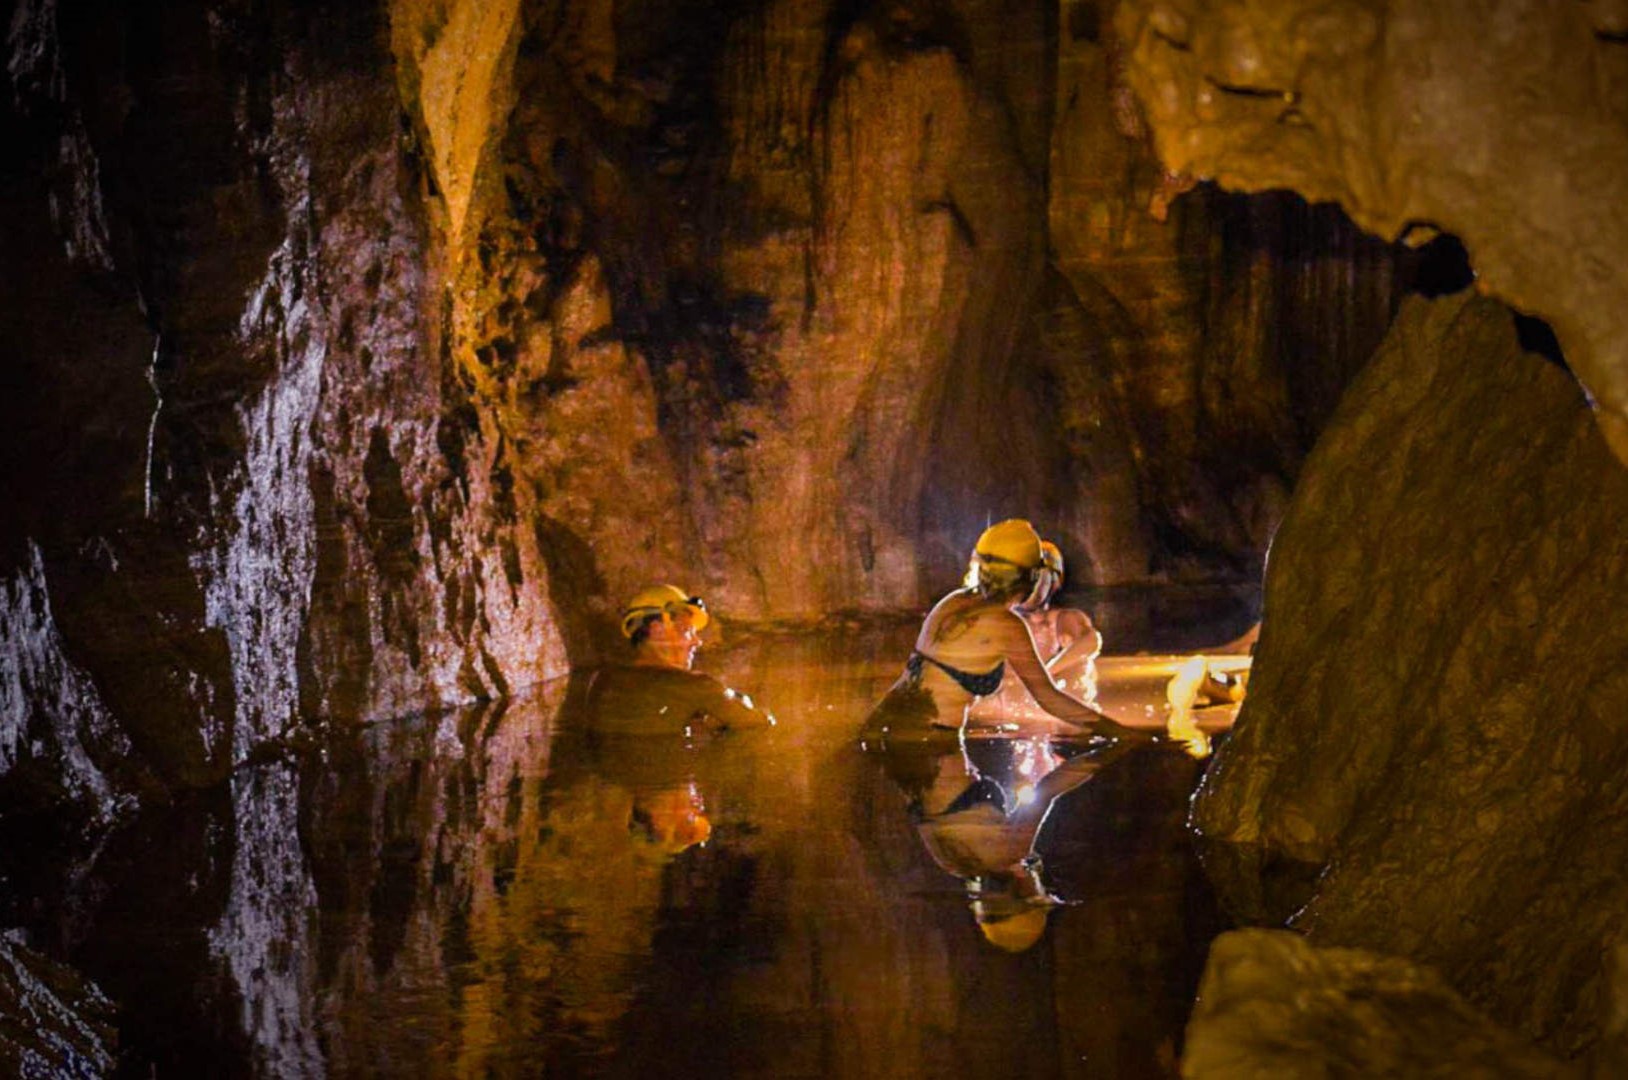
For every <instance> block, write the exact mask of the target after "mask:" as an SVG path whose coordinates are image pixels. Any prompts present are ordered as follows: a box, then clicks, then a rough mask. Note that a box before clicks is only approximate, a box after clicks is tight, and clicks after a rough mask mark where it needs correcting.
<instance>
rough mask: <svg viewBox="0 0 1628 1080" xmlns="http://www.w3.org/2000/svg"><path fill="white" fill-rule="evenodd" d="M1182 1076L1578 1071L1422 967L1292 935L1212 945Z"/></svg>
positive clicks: (1240, 935)
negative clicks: (1515, 1033)
mask: <svg viewBox="0 0 1628 1080" xmlns="http://www.w3.org/2000/svg"><path fill="white" fill-rule="evenodd" d="M1181 1073H1182V1076H1184V1077H1188V1078H1190V1080H1231V1078H1244V1077H1261V1076H1273V1077H1285V1078H1300V1077H1305V1078H1307V1080H1311V1078H1313V1077H1326V1076H1410V1077H1442V1078H1447V1077H1484V1078H1492V1077H1563V1076H1582V1075H1584V1073H1583V1072H1582V1071H1581V1070H1579V1069H1575V1068H1571V1067H1568V1066H1567V1065H1566V1064H1565V1063H1564V1062H1562V1061H1560V1060H1559V1059H1558V1058H1554V1057H1551V1056H1549V1055H1547V1054H1544V1053H1543V1052H1542V1051H1540V1050H1538V1049H1537V1048H1536V1047H1533V1046H1532V1045H1530V1044H1529V1043H1525V1042H1523V1041H1521V1040H1520V1039H1519V1038H1517V1037H1515V1036H1513V1035H1511V1034H1510V1033H1509V1032H1507V1031H1505V1030H1503V1029H1502V1028H1500V1027H1498V1026H1497V1025H1496V1024H1494V1023H1493V1022H1492V1021H1490V1020H1488V1019H1487V1018H1486V1017H1485V1016H1483V1015H1482V1014H1480V1013H1478V1012H1477V1011H1476V1010H1475V1009H1474V1008H1473V1007H1471V1006H1470V1005H1469V1004H1467V1003H1466V1002H1465V1001H1464V999H1463V998H1462V997H1461V996H1459V995H1458V994H1457V993H1455V992H1454V991H1453V990H1452V988H1451V987H1449V986H1448V985H1447V984H1446V983H1444V982H1443V981H1442V980H1441V978H1440V977H1439V976H1437V975H1436V974H1435V973H1434V972H1431V971H1430V970H1428V969H1426V968H1421V967H1419V966H1418V965H1415V964H1412V963H1409V962H1408V961H1406V960H1401V959H1397V958H1394V957H1386V956H1379V955H1376V954H1374V953H1369V952H1364V951H1363V950H1361V949H1335V948H1328V949H1319V948H1315V947H1314V946H1312V945H1310V944H1308V943H1307V942H1306V940H1305V939H1304V938H1302V937H1300V936H1299V935H1298V934H1293V933H1288V932H1285V931H1274V930H1235V931H1233V932H1232V933H1229V934H1223V935H1222V936H1221V937H1219V938H1217V939H1216V941H1215V944H1213V945H1212V946H1211V947H1210V962H1209V965H1208V966H1207V967H1206V968H1205V971H1204V981H1203V982H1202V983H1201V984H1200V985H1199V991H1198V1004H1197V1005H1196V1006H1195V1007H1194V1009H1193V1017H1192V1020H1191V1021H1189V1023H1188V1026H1187V1047H1186V1052H1185V1053H1184V1054H1183V1055H1182V1063H1181Z"/></svg>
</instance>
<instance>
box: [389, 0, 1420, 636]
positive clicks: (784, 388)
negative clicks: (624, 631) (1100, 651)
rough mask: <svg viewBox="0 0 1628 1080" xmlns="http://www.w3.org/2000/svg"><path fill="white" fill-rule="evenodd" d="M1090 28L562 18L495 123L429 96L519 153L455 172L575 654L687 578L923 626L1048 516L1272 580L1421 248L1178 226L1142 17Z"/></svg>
mask: <svg viewBox="0 0 1628 1080" xmlns="http://www.w3.org/2000/svg"><path fill="white" fill-rule="evenodd" d="M409 8H411V10H412V11H413V12H416V11H417V9H416V8H413V7H412V6H411V5H405V6H403V7H399V8H398V9H396V10H395V17H396V18H397V19H398V20H400V19H404V18H407V17H408V16H407V14H405V13H406V12H407V10H408V9H409ZM436 10H438V11H439V10H441V9H439V8H437V9H436ZM459 10H461V9H459V8H458V7H457V6H456V5H453V6H451V7H449V8H447V11H448V12H451V14H446V16H445V19H446V21H445V23H444V29H443V30H441V31H439V32H440V33H442V34H443V35H453V34H454V32H455V31H454V28H456V27H457V26H461V25H463V24H462V23H460V22H459V20H460V19H462V18H464V16H462V15H459V14H457V12H458V11H459ZM1069 12H1071V13H1072V14H1069V16H1068V17H1069V19H1071V20H1072V21H1071V22H1070V23H1069V25H1068V26H1067V27H1066V28H1065V27H1061V26H1060V25H1059V19H1060V15H1059V10H1056V9H1053V8H1051V7H1050V6H1049V5H1039V4H1037V5H1034V6H1033V7H1030V8H1027V9H1024V10H1022V11H1019V12H1013V11H1011V10H1010V9H1009V6H1008V5H995V4H989V3H981V2H973V0H967V2H961V3H955V4H947V5H945V4H940V5H931V4H925V3H922V4H894V5H889V6H886V7H885V8H884V7H876V8H874V9H872V8H871V7H868V6H866V5H859V6H853V5H832V4H830V3H826V2H821V0H779V2H773V3H762V4H747V5H739V6H736V7H730V6H719V5H697V6H694V7H693V10H690V9H686V8H684V6H683V5H678V6H676V7H675V6H673V5H648V4H623V5H616V6H614V7H613V6H612V5H608V4H588V3H583V4H569V5H558V6H546V7H539V8H536V9H532V8H527V9H525V10H523V11H522V13H521V26H520V29H519V31H518V33H519V35H520V37H519V41H518V44H516V45H514V47H513V83H514V89H513V92H512V93H510V94H503V93H497V92H493V93H492V94H490V95H487V96H485V97H481V98H480V100H484V101H487V102H488V106H489V107H488V110H487V111H486V112H485V113H483V114H477V113H473V112H470V111H469V110H468V108H467V100H468V99H467V98H466V97H459V98H457V100H456V101H452V100H450V99H448V97H447V94H450V93H452V91H450V90H443V91H442V93H441V94H440V95H439V96H438V95H437V93H436V92H435V91H434V90H433V89H432V88H431V84H430V81H429V80H427V79H419V80H417V81H414V80H412V79H407V80H405V82H404V86H406V87H407V92H408V99H407V100H408V108H409V112H410V113H411V114H412V115H413V116H414V117H415V130H419V131H421V132H423V135H422V139H423V141H425V142H426V143H428V144H433V145H436V146H441V145H450V144H457V145H459V146H465V147H479V148H480V149H479V152H478V153H477V154H474V156H472V157H469V158H468V160H465V159H462V158H460V159H459V160H458V161H456V162H452V163H449V164H447V165H446V166H445V167H444V169H441V168H440V166H438V169H440V171H444V172H446V173H447V175H448V177H450V179H447V180H445V181H444V182H442V183H441V184H440V188H441V190H442V193H443V194H442V198H441V199H440V202H441V203H442V204H444V205H443V206H442V208H441V209H438V210H436V211H435V212H434V213H433V214H432V216H433V217H435V219H436V220H437V221H442V222H449V223H447V224H444V227H443V229H442V233H441V237H440V239H441V242H442V243H444V244H445V245H446V247H447V251H448V255H447V258H448V260H449V263H450V264H451V265H453V266H455V267H456V271H455V276H456V285H455V286H454V287H453V288H452V290H451V292H450V299H449V304H450V308H451V315H450V322H451V325H452V327H453V332H452V334H451V340H452V349H453V353H454V355H455V356H456V358H457V361H458V365H459V370H460V373H461V376H462V377H463V378H464V380H465V381H466V383H467V385H468V386H469V387H470V388H471V394H472V397H473V398H474V400H475V401H476V404H477V412H478V413H479V414H480V415H481V417H482V418H483V420H482V423H483V424H486V425H489V426H488V427H485V428H483V430H486V431H487V432H488V434H489V435H490V436H491V437H492V438H493V439H495V440H496V441H497V443H498V444H499V445H500V446H501V447H502V448H503V461H504V464H505V467H506V468H508V469H509V470H510V471H511V473H512V476H513V478H514V487H513V490H514V492H515V499H516V503H517V505H518V506H519V507H520V510H521V513H522V516H529V517H531V518H532V519H533V520H535V521H537V522H539V528H540V529H542V530H543V531H544V532H545V533H546V536H547V538H548V540H549V541H550V546H551V547H553V548H554V549H555V551H556V554H555V555H553V556H551V564H550V565H551V569H552V570H553V571H554V572H555V573H556V574H557V575H560V576H562V577H564V578H568V579H569V580H570V581H571V583H572V585H571V592H572V593H573V594H574V595H576V596H578V597H580V598H582V599H583V600H584V607H583V609H582V612H581V614H574V613H571V612H566V613H565V618H566V620H567V637H568V640H571V641H573V642H580V643H581V644H582V645H583V646H584V647H603V646H604V645H605V644H606V643H605V641H604V640H603V637H602V634H603V629H602V628H603V627H604V626H606V625H607V622H608V620H607V616H608V615H609V614H610V611H611V609H612V607H613V606H614V603H615V602H616V598H617V597H619V596H621V595H622V594H624V593H625V592H626V591H627V590H628V589H629V588H631V587H633V586H634V585H635V584H637V583H638V582H641V581H643V580H646V579H648V578H649V577H651V576H652V575H655V576H670V577H673V578H675V579H678V580H682V581H685V582H687V583H689V584H690V587H693V588H696V589H704V590H705V591H706V592H707V595H708V596H709V597H712V598H714V600H715V602H716V603H717V605H718V606H720V607H721V608H722V609H723V610H725V611H726V612H730V613H732V614H734V615H736V616H737V617H741V616H744V617H747V618H810V617H817V616H819V615H822V614H824V613H826V612H829V611H831V610H834V609H835V610H853V609H867V610H896V609H899V608H913V607H916V606H918V605H920V604H921V603H923V602H924V601H926V600H927V599H929V598H930V597H931V596H932V595H933V594H934V593H936V592H937V591H939V590H940V589H942V588H943V586H944V584H945V583H946V582H949V581H953V580H954V579H955V577H956V576H957V575H958V572H959V568H960V566H961V563H962V560H963V559H964V557H965V552H964V548H965V546H966V542H967V537H968V536H970V535H973V534H975V533H976V531H977V530H978V529H979V528H981V527H982V525H983V523H984V522H985V520H986V519H987V518H989V517H991V516H993V517H999V516H1002V515H1004V514H1012V513H1025V514H1029V515H1031V516H1033V517H1035V518H1036V519H1037V520H1042V521H1045V522H1047V527H1048V528H1049V529H1050V530H1051V531H1053V532H1055V533H1057V534H1058V535H1060V536H1062V537H1063V539H1064V541H1065V545H1064V546H1065V548H1066V549H1068V550H1069V551H1070V553H1071V558H1072V559H1073V563H1072V565H1073V566H1074V567H1075V568H1076V571H1075V572H1076V576H1077V579H1078V580H1080V581H1082V582H1085V581H1089V582H1092V583H1095V584H1123V583H1136V582H1150V581H1168V580H1214V579H1216V578H1217V577H1222V578H1229V579H1239V578H1248V577H1249V576H1250V575H1251V574H1252V573H1254V572H1255V571H1256V570H1258V566H1259V558H1260V553H1261V551H1262V550H1263V549H1264V546H1265V543H1266V540H1267V537H1268V536H1269V535H1270V531H1271V527H1272V525H1273V524H1274V523H1275V521H1276V519H1277V516H1278V514H1279V513H1280V512H1281V505H1282V501H1283V498H1284V495H1285V492H1286V490H1287V487H1288V485H1289V483H1290V482H1291V480H1292V477H1293V475H1294V472H1295V470H1296V469H1297V468H1298V464H1299V460H1300V457H1301V456H1302V455H1303V453H1304V451H1305V449H1306V447H1307V446H1309V444H1310V439H1311V436H1312V434H1313V433H1314V432H1315V430H1316V428H1317V427H1318V426H1319V424H1320V421H1321V418H1322V417H1323V416H1326V414H1327V411H1328V409H1330V408H1331V407H1332V404H1333V401H1334V399H1335V398H1336V397H1337V394H1338V388H1339V387H1340V386H1342V385H1343V383H1344V379H1345V378H1346V377H1347V376H1348V374H1349V372H1350V371H1351V370H1353V369H1354V368H1355V367H1356V366H1357V365H1359V364H1360V363H1361V361H1362V359H1364V358H1365V357H1366V356H1367V355H1368V353H1369V352H1370V351H1371V350H1372V347H1373V345H1374V344H1375V343H1376V342H1377V339H1378V336H1379V334H1380V333H1381V332H1382V329H1383V327H1384V326H1385V325H1386V323H1387V322H1388V319H1389V317H1390V313H1391V310H1392V306H1393V304H1394V298H1395V295H1396V293H1397V291H1399V290H1400V288H1401V287H1402V285H1403V284H1404V282H1403V281H1402V280H1401V279H1402V278H1403V277H1405V276H1406V273H1407V265H1406V264H1405V263H1403V264H1399V263H1398V256H1397V255H1396V253H1395V252H1394V251H1392V250H1391V249H1389V248H1388V247H1387V246H1385V245H1383V244H1380V243H1378V242H1376V241H1372V240H1369V239H1364V238H1360V236H1359V234H1357V233H1356V232H1355V231H1354V230H1353V229H1351V228H1350V226H1349V224H1348V223H1345V222H1344V221H1343V220H1341V219H1339V218H1338V215H1335V214H1331V213H1328V212H1326V211H1309V210H1307V209H1306V208H1304V207H1303V206H1299V205H1296V204H1295V203H1293V202H1292V201H1291V200H1287V199H1280V200H1273V201H1268V202H1265V203H1258V204H1248V203H1245V202H1243V201H1241V200H1236V199H1231V198H1228V197H1225V196H1221V195H1219V194H1217V193H1215V192H1213V191H1206V192H1199V193H1194V194H1193V195H1191V196H1188V197H1186V198H1184V199H1181V200H1179V201H1178V203H1177V205H1176V207H1175V209H1174V210H1173V212H1172V214H1171V217H1170V220H1169V221H1167V222H1165V223H1163V224H1160V223H1153V222H1151V221H1148V220H1146V219H1145V214H1144V213H1143V207H1144V206H1145V205H1146V203H1147V202H1148V200H1149V199H1150V198H1151V197H1153V196H1154V195H1155V194H1156V193H1158V192H1159V190H1160V176H1159V172H1158V170H1157V169H1156V168H1155V167H1154V166H1153V165H1152V158H1151V157H1150V155H1149V153H1148V150H1147V147H1146V142H1145V134H1144V133H1143V132H1141V131H1140V130H1138V129H1137V128H1136V127H1135V125H1134V123H1130V122H1129V121H1125V122H1121V123H1116V121H1115V116H1116V115H1118V116H1121V117H1123V116H1124V115H1125V110H1124V109H1123V108H1122V104H1123V103H1122V102H1121V103H1120V106H1119V107H1117V111H1116V103H1115V98H1114V93H1115V90H1114V87H1115V86H1116V72H1115V69H1114V67H1113V64H1112V62H1111V61H1112V48H1111V46H1110V45H1109V43H1108V38H1107V36H1106V26H1105V24H1104V18H1105V16H1103V15H1101V14H1097V13H1096V11H1095V9H1091V10H1090V11H1088V12H1086V13H1085V14H1081V13H1079V12H1077V11H1074V6H1071V7H1070V8H1069ZM412 17H415V18H417V17H419V16H418V15H413V16H412ZM398 25H399V23H398ZM438 25H439V24H438ZM395 40H396V41H397V51H398V56H401V57H402V68H403V70H408V71H411V70H414V69H415V65H417V66H423V67H424V70H426V71H427V70H430V67H429V66H424V65H430V66H433V64H434V63H435V62H437V56H438V55H440V51H441V50H442V48H443V46H442V45H441V44H440V42H441V41H442V38H440V37H435V36H434V35H433V34H431V35H427V36H421V37H418V38H411V37H409V38H405V39H404V38H403V35H402V34H401V33H400V32H399V31H398V32H397V33H396V35H395ZM404 40H405V41H407V44H406V45H403V44H402V42H403V41H404ZM414 42H416V44H414ZM426 43H428V44H426ZM488 45H489V46H490V48H489V49H488V50H487V51H484V52H483V53H482V55H483V56H491V55H497V50H500V49H501V48H507V46H506V45H503V44H502V42H501V41H500V40H499V39H497V38H494V39H493V40H492V41H491V42H489V43H488ZM447 48H448V50H449V51H448V52H447V53H446V54H445V55H446V56H447V57H455V56H456V55H458V54H457V53H456V51H455V49H453V47H452V46H447ZM483 48H485V47H484V46H483ZM505 55H507V54H505ZM442 62H451V61H449V60H444V59H443V61H442ZM443 85H450V84H446V83H445V82H444V83H443ZM455 89H456V91H457V92H458V93H463V94H467V92H468V91H467V86H466V85H465V84H457V86H456V87H455ZM1060 109H1061V110H1063V111H1065V112H1066V113H1067V115H1068V122H1067V123H1062V122H1058V121H1057V120H1056V116H1057V115H1058V111H1059V110H1060ZM451 116H456V117H458V120H457V123H458V124H461V125H465V126H466V127H468V128H470V129H472V130H476V131H478V132H480V133H481V134H480V135H479V136H478V137H476V136H472V135H467V134H447V133H446V132H447V126H448V123H449V121H448V119H447V118H448V117H451ZM1081 124H1090V125H1094V126H1095V129H1096V133H1095V135H1094V136H1093V137H1092V138H1090V139H1082V138H1081V137H1080V136H1079V131H1080V125H1081ZM459 130H460V131H462V130H463V129H462V128H460V129H459ZM440 160H441V159H440V158H438V159H437V161H438V162H439V161H440ZM472 162H475V164H471V163H472ZM471 170H473V175H474V179H473V186H474V195H473V197H472V198H471V200H470V202H469V204H468V210H467V215H466V220H464V221H463V224H462V225H461V226H456V227H455V223H450V222H452V219H453V218H455V217H456V214H455V207H456V205H457V204H458V202H459V200H460V199H461V198H462V196H461V195H458V194H455V193H454V192H453V190H452V189H453V187H454V186H456V185H461V184H464V183H466V182H467V181H468V177H469V176H470V174H471ZM437 175H438V176H439V175H440V172H439V171H438V173H437ZM460 190H461V189H460ZM1399 265H1400V269H1398V267H1399ZM1330 311H1333V312H1336V313H1337V314H1335V315H1334V317H1333V318H1330V317H1329V315H1328V312H1330ZM1313 312H1316V313H1317V314H1313ZM1206 343H1207V344H1206ZM587 432H592V435H591V436H588V435H587V434H586V433H587ZM607 491H611V492H615V498H614V500H607V499H606V498H605V496H604V493H605V492H607ZM596 635H600V636H598V637H596Z"/></svg>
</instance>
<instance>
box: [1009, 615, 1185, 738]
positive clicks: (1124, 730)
mask: <svg viewBox="0 0 1628 1080" xmlns="http://www.w3.org/2000/svg"><path fill="white" fill-rule="evenodd" d="M1004 615H1005V617H1004V618H1002V619H1001V620H1000V623H999V626H1000V629H999V631H998V633H999V638H1000V644H1001V647H1002V651H1003V652H1004V654H1005V659H1006V662H1007V664H1009V665H1010V666H1011V668H1012V673H1013V674H1014V675H1016V676H1017V677H1018V678H1019V679H1020V680H1021V681H1022V683H1023V685H1024V687H1025V688H1027V689H1028V691H1029V693H1030V694H1031V695H1033V697H1034V699H1035V701H1036V702H1037V703H1038V704H1039V705H1040V707H1041V708H1042V709H1045V710H1046V711H1047V712H1049V713H1051V715H1052V716H1054V717H1056V718H1057V719H1059V720H1062V721H1064V722H1065V723H1070V724H1075V725H1078V726H1079V727H1082V728H1087V729H1089V730H1090V731H1091V732H1092V733H1093V734H1096V735H1102V736H1104V737H1106V738H1110V739H1141V740H1147V741H1153V736H1152V735H1150V734H1148V733H1147V732H1143V731H1138V730H1136V729H1135V728H1128V727H1126V726H1125V725H1123V724H1121V723H1119V722H1118V721H1117V720H1114V719H1113V718H1112V717H1110V716H1108V715H1106V714H1105V713H1101V712H1098V711H1097V710H1096V709H1093V708H1092V707H1091V706H1089V705H1087V704H1086V703H1085V702H1083V701H1080V700H1079V699H1078V698H1075V697H1072V696H1070V695H1069V694H1066V693H1064V692H1063V691H1062V690H1060V689H1058V687H1057V684H1056V683H1054V682H1052V680H1051V673H1050V672H1048V671H1047V670H1046V665H1045V664H1044V663H1043V662H1041V659H1040V654H1039V653H1038V652H1036V651H1035V646H1034V637H1033V636H1032V635H1031V634H1030V633H1029V626H1028V624H1027V623H1025V622H1024V621H1023V620H1022V618H1020V617H1019V616H1017V615H1016V614H1013V613H1012V612H1005V613H1004Z"/></svg>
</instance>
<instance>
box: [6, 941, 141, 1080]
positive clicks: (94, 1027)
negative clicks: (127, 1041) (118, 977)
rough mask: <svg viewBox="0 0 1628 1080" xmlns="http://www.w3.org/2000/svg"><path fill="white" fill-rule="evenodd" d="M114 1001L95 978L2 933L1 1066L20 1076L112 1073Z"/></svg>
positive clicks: (40, 1078)
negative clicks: (102, 990) (96, 984)
mask: <svg viewBox="0 0 1628 1080" xmlns="http://www.w3.org/2000/svg"><path fill="white" fill-rule="evenodd" d="M112 1021H113V1005H112V1004H111V1003H110V1002H109V1001H108V1000H107V998H106V997H104V996H103V995H102V992H101V991H100V990H98V989H97V988H96V987H95V986H94V985H93V984H92V983H90V982H88V981H87V980H85V979H84V978H83V977H82V976H80V975H79V974H78V973H76V972H74V971H73V970H72V969H70V968H67V967H64V966H63V965H61V964H57V963H54V962H52V961H50V960H47V959H46V958H45V957H43V956H41V955H40V954H39V953H37V952H35V951H33V950H32V949H30V948H28V947H27V946H26V945H23V944H22V943H21V942H20V941H18V940H16V939H15V937H14V936H12V935H6V936H0V1069H3V1070H5V1073H6V1075H7V1076H15V1077H19V1078H20V1080H47V1078H49V1077H70V1076H71V1077H82V1078H86V1080H89V1078H91V1077H98V1076H111V1075H112V1074H113V1066H114V1064H115V1060H116V1059H115V1056H114V1055H115V1051H116V1049H117V1038H116V1036H115V1033H114V1028H113V1023H112Z"/></svg>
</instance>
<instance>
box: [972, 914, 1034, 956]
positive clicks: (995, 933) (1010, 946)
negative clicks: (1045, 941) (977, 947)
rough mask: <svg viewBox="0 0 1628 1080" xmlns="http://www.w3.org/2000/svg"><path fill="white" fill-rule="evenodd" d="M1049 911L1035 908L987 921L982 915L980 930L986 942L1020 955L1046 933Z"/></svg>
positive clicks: (979, 921) (979, 924) (979, 922)
mask: <svg viewBox="0 0 1628 1080" xmlns="http://www.w3.org/2000/svg"><path fill="white" fill-rule="evenodd" d="M1048 911H1049V909H1048V908H1046V907H1044V906H1034V907H1029V908H1026V909H1025V910H1023V911H1019V912H1018V913H1017V914H1015V915H1004V916H1001V917H999V918H991V919H985V918H983V917H982V916H981V915H980V916H979V917H978V929H979V930H981V931H982V932H983V935H984V940H985V941H987V942H989V943H990V944H991V945H993V946H995V947H996V948H997V949H1003V950H1005V951H1006V952H1009V953H1020V952H1022V951H1023V950H1025V949H1027V948H1029V947H1030V946H1032V945H1033V944H1034V943H1035V942H1037V941H1039V940H1040V935H1042V934H1044V933H1045V932H1046V915H1047V913H1048Z"/></svg>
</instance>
